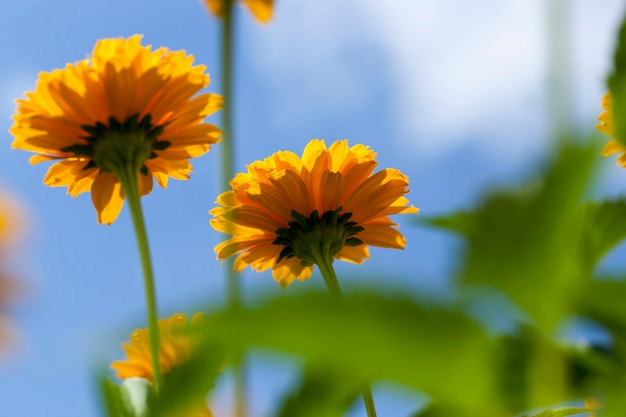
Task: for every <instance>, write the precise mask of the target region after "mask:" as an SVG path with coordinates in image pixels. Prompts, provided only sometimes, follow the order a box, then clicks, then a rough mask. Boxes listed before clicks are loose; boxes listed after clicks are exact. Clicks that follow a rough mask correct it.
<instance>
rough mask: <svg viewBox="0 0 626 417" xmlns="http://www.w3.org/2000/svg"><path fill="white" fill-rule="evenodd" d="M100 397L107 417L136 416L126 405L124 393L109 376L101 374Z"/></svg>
mask: <svg viewBox="0 0 626 417" xmlns="http://www.w3.org/2000/svg"><path fill="white" fill-rule="evenodd" d="M98 385H99V386H100V398H101V401H102V402H103V403H104V410H105V412H106V414H105V416H107V417H136V416H135V414H134V413H133V412H132V411H131V410H130V408H129V407H128V405H127V402H126V400H125V399H124V395H123V394H122V391H121V390H120V387H118V386H117V385H116V384H115V383H114V382H113V381H112V380H111V378H110V377H108V376H106V375H105V374H103V375H102V376H101V377H100V378H99V384H98Z"/></svg>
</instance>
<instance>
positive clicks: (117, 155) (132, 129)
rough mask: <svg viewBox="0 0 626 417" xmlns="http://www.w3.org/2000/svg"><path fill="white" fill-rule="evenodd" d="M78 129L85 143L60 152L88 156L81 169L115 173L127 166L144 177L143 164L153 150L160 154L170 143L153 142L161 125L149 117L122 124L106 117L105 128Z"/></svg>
mask: <svg viewBox="0 0 626 417" xmlns="http://www.w3.org/2000/svg"><path fill="white" fill-rule="evenodd" d="M81 128H82V129H83V130H84V131H85V132H87V133H88V135H87V136H84V137H83V138H84V139H85V140H86V141H87V144H76V145H71V146H67V147H65V148H63V149H61V151H63V152H72V153H74V154H75V155H76V156H78V157H80V156H85V157H89V158H90V159H91V161H90V162H89V164H87V166H85V169H88V168H94V167H98V168H100V170H102V171H105V172H112V173H119V172H120V171H121V170H122V169H128V168H129V167H130V168H131V169H133V170H134V171H135V172H137V171H140V172H141V173H142V174H144V175H147V174H148V168H147V167H146V166H145V165H144V163H145V162H146V161H147V160H148V159H152V158H156V157H157V154H156V153H155V152H154V151H155V150H157V151H162V150H165V149H167V148H168V147H169V146H170V142H167V141H157V139H158V137H159V135H161V133H163V129H164V126H155V125H153V124H152V118H151V116H150V115H149V114H148V115H146V116H145V117H144V118H143V119H141V121H140V120H139V113H137V114H135V115H134V116H131V117H130V118H128V120H126V121H125V122H124V123H120V122H118V121H117V120H116V119H115V118H114V117H110V118H109V125H108V126H107V125H106V124H104V123H101V122H97V123H96V124H95V125H82V126H81Z"/></svg>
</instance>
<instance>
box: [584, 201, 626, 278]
mask: <svg viewBox="0 0 626 417" xmlns="http://www.w3.org/2000/svg"><path fill="white" fill-rule="evenodd" d="M625 219H626V200H623V199H622V200H614V201H604V202H602V203H588V204H586V205H584V206H583V207H581V209H580V211H579V220H577V222H576V223H578V224H580V225H581V229H582V230H581V236H580V245H579V248H578V253H577V254H576V255H577V256H576V258H577V261H579V262H580V263H581V266H582V267H584V268H585V269H586V270H587V271H588V273H591V272H592V271H593V268H594V267H595V266H596V264H597V263H598V262H599V261H600V260H601V259H602V257H603V256H604V255H606V254H607V253H608V252H609V251H610V250H611V249H613V248H614V247H615V246H617V245H618V244H619V243H620V242H621V241H622V240H624V238H626V221H624V220H625Z"/></svg>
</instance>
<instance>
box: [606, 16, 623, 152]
mask: <svg viewBox="0 0 626 417" xmlns="http://www.w3.org/2000/svg"><path fill="white" fill-rule="evenodd" d="M613 65H614V68H613V72H612V73H611V74H610V75H609V78H608V80H607V84H608V87H609V91H610V92H611V96H612V112H613V122H614V133H613V136H614V138H615V139H616V140H617V141H618V142H620V143H622V144H624V145H626V123H625V121H626V19H624V20H623V21H622V25H621V26H620V29H619V33H618V36H617V42H616V46H615V53H614V55H613Z"/></svg>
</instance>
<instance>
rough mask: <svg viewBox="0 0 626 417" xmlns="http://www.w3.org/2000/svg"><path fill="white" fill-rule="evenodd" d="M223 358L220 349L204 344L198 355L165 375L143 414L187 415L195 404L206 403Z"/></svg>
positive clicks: (162, 415)
mask: <svg viewBox="0 0 626 417" xmlns="http://www.w3.org/2000/svg"><path fill="white" fill-rule="evenodd" d="M225 358H226V356H225V354H224V352H223V351H221V350H218V349H215V348H211V347H205V348H204V349H202V354H201V355H197V356H195V357H194V358H192V359H191V360H190V361H189V362H188V363H185V364H183V365H181V366H179V367H177V368H174V369H173V370H172V371H171V372H169V373H168V374H167V375H166V376H165V378H164V385H163V388H162V391H161V392H160V393H159V395H158V396H155V398H154V399H153V400H152V401H151V402H150V404H149V407H148V409H149V412H148V416H147V417H174V416H178V415H186V414H191V412H192V411H193V410H194V409H197V407H198V405H199V404H203V403H205V402H206V396H207V394H208V393H209V392H210V391H211V389H213V387H214V386H215V380H216V378H217V376H218V375H219V373H220V371H221V369H222V367H223V366H224V363H225Z"/></svg>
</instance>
